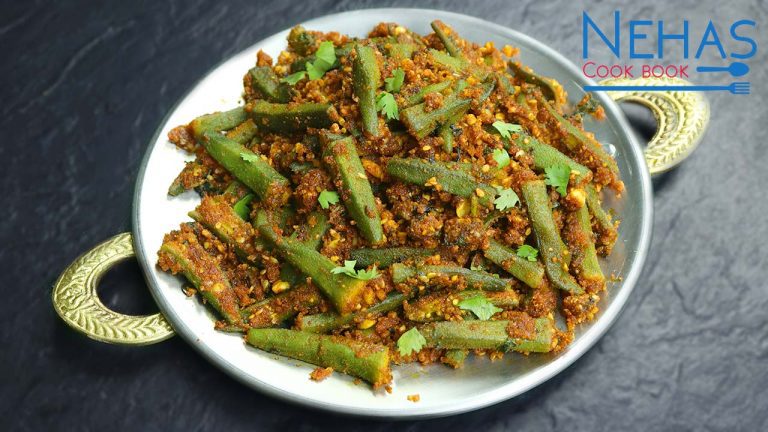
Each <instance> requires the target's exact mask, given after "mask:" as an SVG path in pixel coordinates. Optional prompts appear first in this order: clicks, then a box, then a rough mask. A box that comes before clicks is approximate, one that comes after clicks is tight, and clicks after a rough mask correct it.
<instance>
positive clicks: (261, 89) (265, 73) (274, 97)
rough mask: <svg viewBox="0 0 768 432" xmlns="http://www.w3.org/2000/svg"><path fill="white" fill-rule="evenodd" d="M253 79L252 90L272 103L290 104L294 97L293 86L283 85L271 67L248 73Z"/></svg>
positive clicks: (260, 67)
mask: <svg viewBox="0 0 768 432" xmlns="http://www.w3.org/2000/svg"><path fill="white" fill-rule="evenodd" d="M248 74H249V75H250V78H251V88H253V90H255V91H256V93H257V94H258V95H259V96H261V98H262V99H266V100H268V101H270V102H279V103H288V102H290V100H291V97H292V96H293V95H292V94H291V93H292V90H291V86H289V85H288V84H287V83H281V82H280V79H279V78H278V77H277V75H275V72H274V71H273V70H272V68H271V67H269V66H256V67H254V68H252V69H251V70H249V71H248Z"/></svg>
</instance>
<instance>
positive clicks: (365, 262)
mask: <svg viewBox="0 0 768 432" xmlns="http://www.w3.org/2000/svg"><path fill="white" fill-rule="evenodd" d="M435 253H436V252H435V250H434V249H425V248H415V247H392V248H382V249H370V248H365V249H356V250H353V251H352V252H350V258H351V259H353V260H355V261H357V266H358V267H370V266H372V265H375V266H376V267H378V268H386V267H389V266H390V265H392V264H393V263H396V262H401V261H405V260H408V259H411V258H426V257H429V256H432V255H434V254H435Z"/></svg>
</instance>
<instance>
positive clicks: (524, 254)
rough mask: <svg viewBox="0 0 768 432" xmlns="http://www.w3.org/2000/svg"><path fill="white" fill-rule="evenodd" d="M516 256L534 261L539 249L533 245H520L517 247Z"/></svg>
mask: <svg viewBox="0 0 768 432" xmlns="http://www.w3.org/2000/svg"><path fill="white" fill-rule="evenodd" d="M517 256H519V257H520V258H525V259H527V260H528V261H536V257H537V256H539V251H538V250H537V249H536V248H535V247H533V246H528V245H522V246H520V247H519V248H517Z"/></svg>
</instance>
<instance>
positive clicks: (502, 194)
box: [493, 186, 520, 210]
mask: <svg viewBox="0 0 768 432" xmlns="http://www.w3.org/2000/svg"><path fill="white" fill-rule="evenodd" d="M496 190H497V191H498V192H499V196H497V197H496V199H494V200H493V204H494V205H495V206H496V210H506V209H509V208H512V207H514V206H516V205H517V203H519V202H520V197H518V196H517V193H515V191H513V190H512V189H508V188H503V187H501V186H496Z"/></svg>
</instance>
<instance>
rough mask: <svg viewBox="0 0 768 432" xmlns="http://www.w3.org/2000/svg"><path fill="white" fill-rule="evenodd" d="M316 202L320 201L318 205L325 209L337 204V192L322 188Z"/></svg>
mask: <svg viewBox="0 0 768 432" xmlns="http://www.w3.org/2000/svg"><path fill="white" fill-rule="evenodd" d="M317 202H319V203H320V207H322V208H324V209H327V208H328V207H330V206H331V205H333V204H338V202H339V194H337V193H336V192H334V191H329V190H323V191H322V192H320V195H318V197H317Z"/></svg>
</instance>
